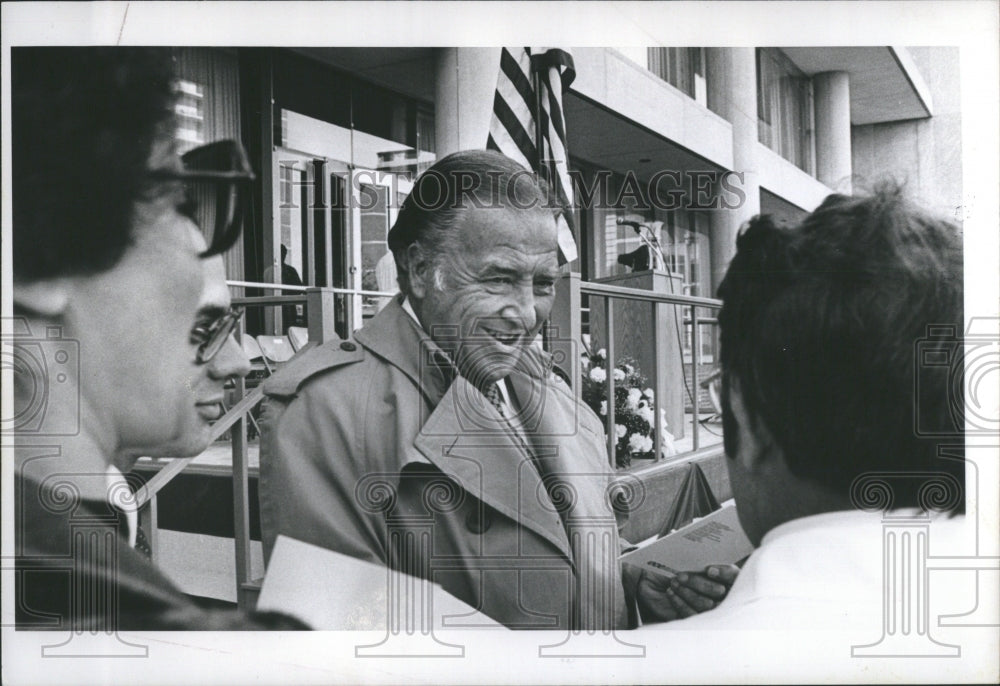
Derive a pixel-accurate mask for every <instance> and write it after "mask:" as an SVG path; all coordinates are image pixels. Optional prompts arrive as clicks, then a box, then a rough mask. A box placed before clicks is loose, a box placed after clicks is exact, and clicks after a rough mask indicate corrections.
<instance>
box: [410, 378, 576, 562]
mask: <svg viewBox="0 0 1000 686" xmlns="http://www.w3.org/2000/svg"><path fill="white" fill-rule="evenodd" d="M414 446H415V447H416V448H417V449H418V450H419V451H420V452H421V453H422V454H423V455H424V456H425V457H426V458H427V459H428V460H429V461H430V462H432V463H433V464H434V465H435V466H437V467H438V468H439V469H440V470H441V471H443V472H444V473H446V474H448V475H449V476H451V477H452V478H454V479H455V480H456V481H457V482H458V483H459V484H461V486H462V487H463V488H464V489H465V490H466V491H468V492H469V493H470V494H472V495H473V496H475V497H476V498H478V499H479V500H481V501H483V502H484V503H486V504H487V505H489V506H490V507H492V508H494V509H496V510H497V511H499V512H501V513H503V514H504V515H505V516H507V517H509V518H511V519H513V520H515V521H518V522H520V523H521V524H523V525H524V526H525V527H527V528H529V529H531V530H532V531H534V532H535V533H537V534H539V535H540V536H543V537H544V538H546V539H547V540H549V541H550V542H551V543H552V544H553V545H554V546H556V548H557V549H558V550H559V551H560V552H561V553H562V554H563V555H565V556H566V557H567V558H569V559H572V555H571V554H570V548H569V541H568V539H567V537H566V531H565V529H564V528H563V524H562V520H561V519H560V518H559V514H558V513H557V512H556V511H555V508H554V507H553V506H552V504H551V501H550V500H549V498H548V495H547V493H546V491H545V488H544V486H543V485H542V481H541V479H540V478H539V476H538V471H537V470H536V468H535V466H534V465H533V464H532V463H531V458H530V456H529V455H528V454H527V453H526V452H525V450H524V449H523V448H522V447H521V445H520V442H519V441H518V439H517V437H516V436H515V435H514V434H513V433H512V432H511V430H510V428H509V427H508V425H507V423H506V422H505V420H504V419H503V418H502V417H501V416H500V414H499V413H498V412H497V411H496V409H495V408H494V407H493V406H492V405H490V403H489V402H488V401H487V400H486V399H485V397H483V394H482V393H480V392H479V391H478V390H477V389H476V388H475V387H474V386H472V384H470V383H469V382H468V381H466V380H465V379H464V378H462V377H458V378H456V379H455V381H454V382H453V383H452V384H451V386H450V387H449V389H448V390H447V392H445V394H444V397H442V398H441V401H440V402H439V403H438V405H437V407H436V408H435V410H434V412H433V413H432V414H431V416H430V418H429V419H428V420H427V422H425V423H424V425H423V428H422V429H421V430H420V433H419V434H418V435H417V437H416V439H415V440H414Z"/></svg>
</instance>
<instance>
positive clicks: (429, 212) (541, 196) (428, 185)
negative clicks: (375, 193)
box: [389, 150, 562, 295]
mask: <svg viewBox="0 0 1000 686" xmlns="http://www.w3.org/2000/svg"><path fill="white" fill-rule="evenodd" d="M477 208H487V209H495V210H502V209H513V210H525V211H526V210H545V211H548V212H552V213H553V215H555V214H556V213H558V212H561V211H562V208H561V207H559V205H558V203H557V202H555V201H554V200H553V197H552V196H551V195H550V192H549V187H548V185H547V184H546V183H545V181H544V180H542V179H540V178H538V176H537V175H535V174H534V173H533V172H530V171H528V170H527V169H525V168H524V167H522V166H521V165H519V164H518V163H517V162H515V161H514V160H512V159H510V158H509V157H507V156H505V155H502V154H500V153H498V152H494V151H492V150H463V151H461V152H455V153H452V154H450V155H448V156H446V157H443V158H441V159H440V160H438V161H437V162H436V163H435V164H434V165H433V166H431V167H430V168H429V169H428V170H427V171H425V172H424V173H423V174H421V175H420V176H419V177H418V178H417V180H416V182H415V183H414V184H413V190H412V191H410V194H409V196H407V198H406V200H405V201H404V202H403V206H402V207H401V208H400V210H399V216H398V217H397V218H396V223H395V224H393V226H392V229H391V230H390V231H389V249H390V250H391V251H392V254H393V257H394V258H395V260H396V265H397V272H398V274H397V278H398V281H399V287H400V290H401V291H402V292H403V293H405V294H407V295H408V294H409V292H410V287H409V282H408V279H407V274H408V271H409V263H408V260H409V258H408V256H407V248H409V247H410V246H411V245H412V244H414V243H419V244H420V246H421V247H422V248H423V249H424V250H426V251H428V253H429V254H431V255H440V254H442V252H444V247H445V244H446V241H447V240H448V237H449V236H450V235H451V233H452V232H453V230H454V229H455V228H456V227H457V225H458V220H459V218H460V217H461V216H462V212H463V211H464V210H468V209H477ZM433 278H434V286H435V287H436V288H438V289H442V288H443V287H444V280H443V275H442V274H441V272H440V270H438V269H435V271H434V277H433Z"/></svg>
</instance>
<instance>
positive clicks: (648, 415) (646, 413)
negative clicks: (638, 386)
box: [635, 403, 656, 428]
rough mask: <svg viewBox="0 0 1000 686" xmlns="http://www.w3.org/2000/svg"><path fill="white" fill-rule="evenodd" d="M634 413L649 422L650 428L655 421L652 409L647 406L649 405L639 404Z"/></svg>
mask: <svg viewBox="0 0 1000 686" xmlns="http://www.w3.org/2000/svg"><path fill="white" fill-rule="evenodd" d="M635 413H636V414H637V415H639V417H640V418H642V419H644V420H646V423H647V424H649V426H650V428H652V426H653V422H655V421H656V418H655V417H654V416H653V410H652V408H650V407H649V405H646V404H645V403H643V404H640V405H639V408H638V409H637V410H636V411H635Z"/></svg>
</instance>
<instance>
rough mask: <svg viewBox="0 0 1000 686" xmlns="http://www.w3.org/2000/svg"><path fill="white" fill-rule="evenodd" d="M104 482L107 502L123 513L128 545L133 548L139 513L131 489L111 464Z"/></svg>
mask: <svg viewBox="0 0 1000 686" xmlns="http://www.w3.org/2000/svg"><path fill="white" fill-rule="evenodd" d="M105 481H106V482H107V485H108V501H109V502H110V503H111V504H112V505H113V506H115V507H116V508H118V509H119V510H121V511H122V512H124V513H125V520H126V521H127V522H128V544H129V545H130V546H131V547H133V548H134V547H135V537H136V530H137V529H138V528H139V512H138V510H137V508H136V503H135V497H134V496H132V495H130V494H131V493H132V489H131V487H129V485H128V482H127V481H125V476H124V475H123V474H122V473H121V470H119V469H118V467H116V466H114V465H113V464H109V465H108V470H107V474H106V476H105Z"/></svg>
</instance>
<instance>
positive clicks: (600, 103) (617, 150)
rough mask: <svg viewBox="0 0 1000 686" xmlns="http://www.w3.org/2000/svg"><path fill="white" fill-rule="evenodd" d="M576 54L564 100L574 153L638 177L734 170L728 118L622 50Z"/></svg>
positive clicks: (590, 50) (583, 50)
mask: <svg viewBox="0 0 1000 686" xmlns="http://www.w3.org/2000/svg"><path fill="white" fill-rule="evenodd" d="M573 60H574V62H575V65H576V80H575V81H574V82H573V84H572V86H571V87H570V91H569V92H567V93H566V94H565V96H564V98H563V106H564V109H565V113H566V136H567V139H568V140H567V145H568V147H569V152H570V154H571V155H575V156H579V157H580V158H582V159H585V160H587V161H589V162H592V163H594V164H596V165H598V166H600V167H602V168H606V169H611V170H614V171H617V172H621V173H625V172H627V171H630V170H631V171H632V172H634V173H636V174H637V175H638V176H639V177H640V178H648V176H650V175H652V174H653V173H655V172H656V171H660V170H662V169H671V170H674V169H676V170H678V171H686V170H724V169H731V168H732V164H733V150H732V137H733V133H732V126H731V125H730V124H729V122H727V121H726V120H724V119H723V118H722V117H720V116H718V115H717V114H715V113H714V112H711V111H710V110H708V109H707V108H706V107H703V106H702V105H699V104H698V103H697V102H695V101H694V100H692V99H691V98H690V97H688V96H687V95H685V94H684V93H682V92H681V91H679V90H677V89H676V88H674V87H673V86H671V85H670V84H668V83H666V82H665V81H663V80H662V79H660V78H659V77H657V76H655V75H654V74H652V73H651V72H649V71H648V70H646V69H643V68H641V67H640V66H639V65H636V64H635V63H633V62H632V61H631V60H629V59H628V58H627V57H625V56H624V55H622V54H621V53H619V52H618V51H616V50H612V49H607V48H574V49H573ZM644 159H645V160H649V161H648V162H642V161H641V160H644Z"/></svg>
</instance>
